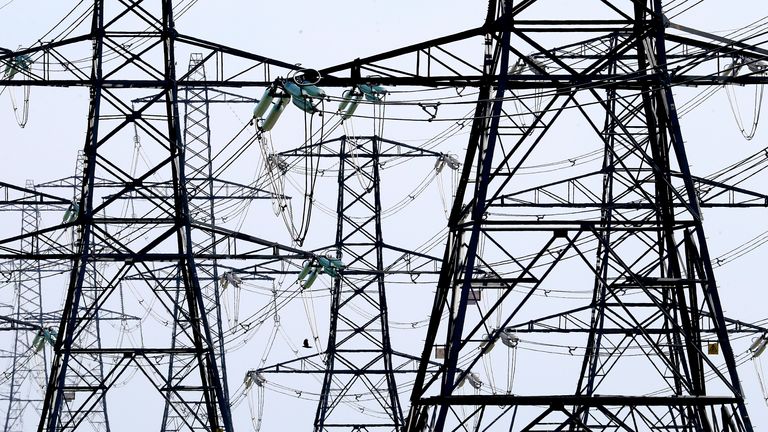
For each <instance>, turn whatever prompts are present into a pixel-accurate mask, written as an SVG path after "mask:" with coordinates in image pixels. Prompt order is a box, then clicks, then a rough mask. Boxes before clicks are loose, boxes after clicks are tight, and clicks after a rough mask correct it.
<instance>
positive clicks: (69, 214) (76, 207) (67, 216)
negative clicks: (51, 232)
mask: <svg viewBox="0 0 768 432" xmlns="http://www.w3.org/2000/svg"><path fill="white" fill-rule="evenodd" d="M78 213H80V204H78V203H76V202H73V203H72V204H70V205H69V207H67V211H65V212H64V217H63V218H62V219H61V223H69V222H73V221H74V220H76V219H77V214H78Z"/></svg>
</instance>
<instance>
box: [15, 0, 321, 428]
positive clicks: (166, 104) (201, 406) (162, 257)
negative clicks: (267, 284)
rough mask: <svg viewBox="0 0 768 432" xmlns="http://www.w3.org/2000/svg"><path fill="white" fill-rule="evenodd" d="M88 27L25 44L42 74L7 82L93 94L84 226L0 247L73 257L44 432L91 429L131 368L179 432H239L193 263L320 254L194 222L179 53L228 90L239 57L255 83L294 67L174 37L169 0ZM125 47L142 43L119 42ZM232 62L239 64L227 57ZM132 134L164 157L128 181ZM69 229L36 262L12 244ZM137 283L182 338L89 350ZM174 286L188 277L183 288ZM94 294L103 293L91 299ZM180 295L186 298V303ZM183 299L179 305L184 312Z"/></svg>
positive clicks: (101, 10)
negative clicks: (95, 330) (87, 64)
mask: <svg viewBox="0 0 768 432" xmlns="http://www.w3.org/2000/svg"><path fill="white" fill-rule="evenodd" d="M150 3H151V4H150ZM90 24H91V25H90V27H91V28H90V31H89V32H88V33H87V34H85V35H83V36H76V37H73V38H69V39H66V40H57V41H53V42H50V43H44V44H41V46H39V47H35V48H32V49H30V50H29V54H30V55H33V56H35V55H37V56H40V59H41V63H42V64H43V65H44V66H43V71H42V72H41V73H39V74H38V73H37V72H32V71H28V72H27V73H25V74H24V75H25V79H21V80H13V81H11V82H10V85H20V83H21V82H24V81H34V84H32V85H38V86H50V85H58V84H63V85H65V86H86V87H89V88H90V90H91V103H90V110H89V120H88V132H87V137H86V140H85V146H84V155H85V164H84V169H83V172H82V173H81V178H82V183H81V185H82V187H81V189H80V190H79V191H78V196H77V200H76V201H77V204H78V205H77V207H76V209H77V212H76V217H73V218H72V220H69V221H65V222H64V223H62V224H60V225H56V226H52V227H43V228H41V229H39V230H37V231H36V232H34V233H28V234H24V235H21V236H13V237H10V238H4V239H1V240H0V245H2V246H0V247H1V248H2V254H0V255H2V256H0V259H9V258H11V257H15V258H22V259H31V260H61V259H67V260H71V262H72V271H71V276H70V282H69V287H68V290H67V297H66V303H65V307H64V310H63V314H62V318H61V323H60V326H59V329H58V330H59V333H58V338H57V340H56V344H55V346H54V358H53V363H52V367H51V377H50V379H49V384H48V389H47V392H46V397H45V402H44V404H43V415H42V417H41V419H40V424H39V430H49V431H54V430H55V431H59V430H75V429H83V428H85V427H87V425H88V424H89V422H91V421H92V420H93V419H94V417H95V416H97V414H96V412H97V411H98V410H99V408H98V407H99V406H100V405H101V404H102V402H103V401H104V400H105V396H106V394H107V393H108V392H110V391H115V389H114V388H113V387H114V384H115V383H116V382H118V380H120V379H121V376H123V374H124V373H125V372H126V371H127V370H128V369H129V368H130V369H133V370H136V369H138V370H139V371H140V372H141V375H143V376H145V377H146V378H147V381H148V383H149V384H150V385H151V386H153V387H154V388H156V389H157V391H158V393H157V394H158V395H159V397H160V399H161V400H163V399H164V400H166V401H171V400H172V401H173V402H172V403H170V406H171V408H172V410H173V415H175V416H178V417H179V418H181V419H182V422H183V424H182V425H180V427H179V429H184V430H217V431H218V430H226V431H230V430H232V423H231V415H230V413H229V405H228V402H227V400H228V396H227V395H226V393H225V388H224V385H223V381H222V377H221V369H220V368H219V366H218V364H217V363H218V360H217V352H218V351H219V350H217V348H216V347H217V344H219V343H220V341H219V339H220V338H219V339H217V338H216V337H215V335H214V334H213V331H212V325H211V324H210V322H209V316H208V314H207V312H208V311H209V310H210V307H209V305H208V304H207V303H206V301H205V294H204V289H203V288H202V287H201V283H200V277H198V272H199V271H200V269H199V266H198V264H197V261H209V262H210V261H212V260H250V261H252V263H255V265H251V266H250V268H249V270H248V271H250V272H256V273H259V270H262V269H263V270H264V271H265V272H268V271H269V270H270V268H271V267H270V266H274V264H275V263H279V262H280V261H281V260H284V259H289V258H292V257H293V258H295V259H305V258H311V257H312V256H313V255H312V254H310V253H306V252H303V251H300V250H297V249H293V248H287V247H283V246H281V245H279V244H276V243H273V242H267V241H264V240H261V239H259V238H256V237H253V236H249V235H247V234H243V233H239V232H232V231H230V230H227V229H224V228H219V227H215V226H213V225H212V224H210V223H206V222H205V221H204V220H198V218H197V216H196V215H193V214H192V212H191V210H190V207H191V206H190V204H189V201H190V199H189V196H190V191H189V190H188V187H189V182H188V181H189V179H194V177H192V176H194V175H195V173H192V176H188V174H187V163H186V153H185V147H184V144H183V137H182V132H181V131H182V119H181V117H180V114H179V107H178V100H179V98H178V95H179V94H180V92H179V88H180V87H181V86H187V83H189V86H190V87H196V88H199V87H200V86H201V85H200V84H198V83H197V82H194V81H195V78H193V77H192V75H193V74H194V73H196V72H197V68H196V67H195V68H193V69H192V70H190V71H188V72H187V73H186V74H183V75H181V76H178V77H177V75H176V67H175V63H176V60H175V59H176V54H175V53H176V46H177V44H179V43H181V44H184V45H185V46H187V47H194V48H195V49H197V50H203V51H204V58H203V61H208V60H211V59H212V58H213V59H215V60H216V63H217V65H218V66H219V67H220V69H219V70H217V72H216V75H217V77H218V79H220V80H221V81H229V80H230V79H231V78H232V76H241V75H243V71H242V70H233V72H232V76H230V75H225V74H224V71H223V66H224V64H227V65H230V64H236V63H237V62H238V61H240V62H241V63H240V65H242V64H243V63H246V65H245V67H246V69H247V70H250V69H252V68H255V67H256V66H259V69H258V70H259V71H262V70H263V76H262V77H261V78H259V81H263V80H264V79H265V77H269V73H270V69H269V66H274V67H277V68H281V69H282V70H292V69H295V68H296V67H295V66H293V65H290V64H286V63H281V62H276V61H271V60H269V59H265V58H263V57H260V56H256V55H251V54H248V53H244V52H242V51H238V50H233V49H229V48H226V47H223V46H220V45H216V44H211V43H208V42H206V41H201V40H199V39H195V38H186V37H184V36H181V35H179V34H178V33H177V32H176V30H175V26H174V17H173V8H172V3H171V1H156V2H141V1H139V2H129V3H119V4H118V3H111V2H104V1H98V0H97V1H94V3H93V11H92V20H91V23H90ZM136 28H140V29H141V30H139V31H136ZM126 40H131V41H133V42H134V43H131V44H127V43H126V44H124V43H123V41H126ZM181 40H185V42H180V41H181ZM84 44H86V46H87V44H90V45H91V48H92V61H91V68H90V70H83V69H82V68H81V67H79V66H78V65H77V64H75V63H73V62H71V61H70V60H68V59H67V58H66V55H65V54H62V52H66V51H67V50H69V49H75V48H77V47H78V46H79V47H80V49H82V48H83V47H82V46H83V45H84ZM106 51H110V52H111V53H113V54H117V55H118V57H119V58H120V60H119V61H117V62H111V63H106V62H105V61H104V57H105V52H106ZM2 56H3V58H2V59H0V60H3V61H5V60H8V59H10V57H12V56H14V54H13V53H11V54H9V53H8V52H7V51H4V53H3V54H2ZM226 58H229V59H235V60H228V61H226V62H225V59H226ZM202 63H203V62H202V61H201V62H200V65H202ZM57 66H58V67H57ZM262 66H263V67H262ZM235 67H239V66H235ZM283 73H285V72H283ZM252 74H253V73H252ZM59 76H63V77H66V78H64V79H63V81H59V80H58V79H56V78H57V77H59ZM245 76H248V74H246V75H245ZM126 77H130V78H126ZM57 82H58V84H57ZM193 82H194V83H193ZM180 83H181V84H180ZM2 84H3V85H4V84H6V82H5V81H4V82H3V83H2ZM203 87H204V85H203ZM147 89H155V90H157V91H158V93H156V94H155V96H154V97H153V98H152V100H150V101H148V102H146V103H143V104H141V105H139V106H137V107H135V108H134V107H132V106H131V103H130V102H131V101H132V100H134V99H135V98H136V96H137V94H136V91H143V92H144V93H145V94H146V91H147ZM132 126H136V127H137V128H138V129H139V130H140V131H141V132H142V133H143V134H145V135H146V136H148V137H149V141H150V143H149V144H147V142H145V143H144V149H145V150H146V151H148V152H151V154H152V155H154V156H155V157H156V158H157V159H154V160H153V162H154V163H155V165H153V166H150V167H148V168H146V169H139V170H138V171H139V172H138V173H137V174H133V173H132V168H131V167H129V164H128V163H127V160H126V159H127V158H125V157H124V156H122V155H121V154H120V148H119V147H120V146H118V145H116V142H117V141H119V140H120V139H122V138H123V136H124V135H125V133H126V132H127V131H128V130H130V129H132ZM158 179H159V180H158ZM150 180H151V181H150ZM193 181H194V180H193ZM145 182H147V185H146V186H145ZM158 184H159V185H160V189H161V190H163V189H166V186H165V185H170V186H171V187H170V193H168V194H166V193H158V190H157V187H156V185H158ZM100 185H106V186H104V187H99V186H100ZM192 195H194V192H193V193H192ZM137 196H138V197H141V198H142V199H143V200H144V202H145V203H146V205H145V206H144V207H143V209H142V211H144V213H143V214H141V213H140V214H137V215H130V216H124V215H121V213H122V212H121V211H120V210H119V207H120V206H121V204H120V203H121V202H124V200H125V199H126V198H128V197H132V198H135V197H137ZM71 228H75V233H76V239H75V240H76V241H75V245H76V247H75V250H74V251H72V252H70V251H68V249H67V248H66V247H64V246H66V245H64V244H62V245H60V246H61V247H59V248H50V249H46V250H45V251H40V252H37V253H33V252H26V251H23V250H20V249H19V248H16V247H15V246H14V245H15V243H14V242H18V241H19V239H22V238H33V237H34V238H37V239H39V240H40V241H42V242H47V243H50V244H51V245H55V244H56V241H57V240H56V239H57V238H59V235H58V234H60V233H61V232H63V231H67V230H69V229H71ZM211 235H216V239H217V240H216V241H217V249H216V250H215V251H214V250H211V249H210V248H206V249H205V250H195V247H194V242H195V241H196V240H195V239H196V238H198V237H196V236H201V237H200V238H202V237H206V236H207V237H208V238H210V236H211ZM156 264H162V266H157V265H156ZM92 269H98V271H99V281H98V283H94V284H93V285H92V284H90V283H89V282H88V281H89V274H90V272H91V270H92ZM168 275H171V276H170V277H169V276H168ZM128 280H132V281H137V280H138V281H141V282H142V283H143V284H144V286H145V288H146V289H147V290H148V292H149V293H150V295H151V296H154V297H155V298H156V300H157V301H158V303H159V305H160V306H159V309H157V310H156V311H155V312H156V313H165V314H166V315H167V316H168V321H169V322H175V323H176V324H177V326H178V327H177V328H180V329H183V331H180V332H178V333H177V334H176V335H168V337H167V339H165V340H163V338H155V339H154V340H152V341H149V342H148V343H147V341H145V343H147V344H146V345H145V346H130V347H125V346H120V345H118V344H117V343H116V341H115V340H109V339H108V338H105V337H104V335H103V334H102V338H100V344H101V345H100V346H91V345H89V344H88V343H86V342H87V341H86V339H87V338H88V333H89V332H88V328H89V327H90V326H91V323H92V322H94V321H95V320H97V317H99V314H100V312H101V311H103V310H104V308H105V307H106V306H107V305H108V304H109V303H110V300H111V301H113V302H114V301H117V300H118V299H117V298H116V295H115V294H116V293H118V292H122V291H121V282H123V281H128ZM177 281H178V282H180V283H179V287H178V289H177V288H176V283H177ZM89 288H95V289H94V290H93V296H92V297H90V298H89V297H88V293H87V292H88V291H91V290H90V289H89ZM179 291H181V292H182V294H181V295H180V296H177V295H176V293H177V292H179ZM177 298H182V299H184V300H183V301H182V302H180V303H178V304H177V302H176V299H177ZM93 357H103V358H108V359H109V362H105V370H104V371H103V374H96V373H88V374H86V373H81V372H79V371H84V370H89V369H88V368H87V367H86V366H87V365H88V364H89V361H90V359H92V358H93ZM171 357H172V358H173V359H174V361H175V362H178V364H179V365H183V367H181V368H177V369H176V370H178V371H182V372H181V373H174V374H173V376H170V377H169V376H168V367H169V366H168V365H169V359H170V358H171ZM106 365H108V366H106ZM163 365H165V366H163ZM163 369H165V370H163ZM72 394H74V397H72ZM65 406H66V408H65Z"/></svg>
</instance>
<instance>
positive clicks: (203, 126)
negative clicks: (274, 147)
mask: <svg viewBox="0 0 768 432" xmlns="http://www.w3.org/2000/svg"><path fill="white" fill-rule="evenodd" d="M188 71H189V80H190V81H193V82H194V81H200V82H205V80H206V76H205V64H204V61H203V54H202V53H192V54H191V55H190V59H189V70H188ZM184 93H185V95H184V97H185V103H184V108H185V112H184V152H185V155H186V159H185V163H186V171H187V181H186V186H185V187H186V189H187V191H188V199H189V212H190V217H191V218H193V219H194V220H197V221H200V222H202V223H206V224H210V225H211V226H215V225H216V218H215V216H214V212H215V208H214V184H213V167H212V166H211V145H210V142H211V131H210V122H209V116H208V108H209V103H208V89H207V87H206V86H205V85H202V86H201V87H187V88H186V89H185V92H184ZM196 198H198V199H196ZM200 198H202V199H200ZM192 249H193V251H195V252H208V253H211V254H213V255H214V256H215V255H216V235H215V234H214V233H213V232H203V233H197V234H196V235H195V236H194V237H193V238H192ZM201 264H202V263H201ZM198 268H199V271H200V272H201V276H202V277H203V278H204V279H202V278H201V280H205V281H206V282H203V283H202V286H201V289H202V297H203V304H204V313H205V314H206V316H208V318H209V325H210V331H211V337H212V339H213V341H214V343H215V346H214V348H213V349H214V353H215V356H216V366H217V367H218V374H219V377H220V378H221V382H222V388H223V395H224V397H225V398H228V397H229V396H228V395H229V390H228V388H227V370H226V366H225V365H226V363H225V358H224V338H223V334H222V321H221V305H220V303H219V298H220V291H219V273H218V267H217V261H216V260H213V261H212V263H211V265H199V267H198ZM181 286H182V281H181V280H179V281H178V282H177V292H176V301H175V304H177V305H180V304H183V303H184V301H185V300H186V299H185V298H184V296H185V293H184V290H182V289H178V288H180V287H181ZM181 311H182V309H181V308H179V307H178V306H177V307H176V309H175V311H174V315H175V316H176V319H174V321H173V340H172V348H174V349H175V348H180V346H177V341H178V342H181V341H183V340H184V337H183V335H184V333H186V332H188V331H189V328H185V326H184V325H185V323H184V322H183V320H180V319H179V318H180V317H179V313H180V312H181ZM184 348H189V347H184ZM189 367H190V365H189V364H188V363H185V362H184V361H183V358H179V359H176V358H175V356H174V355H171V358H170V362H169V366H168V380H169V381H171V380H173V377H174V376H183V375H185V374H187V373H189V371H188V370H187V369H188V368H189ZM223 402H224V403H226V404H229V402H228V400H225V401H223ZM173 404H177V405H183V404H184V401H183V400H182V399H181V398H178V397H175V396H171V397H170V398H168V399H167V400H166V405H165V410H164V412H163V426H162V429H161V430H162V431H177V430H182V428H183V426H184V419H183V418H181V416H183V412H184V411H183V410H180V409H173V408H174V407H173Z"/></svg>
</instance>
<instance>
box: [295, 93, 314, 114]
mask: <svg viewBox="0 0 768 432" xmlns="http://www.w3.org/2000/svg"><path fill="white" fill-rule="evenodd" d="M291 100H293V104H294V105H296V106H297V107H299V109H300V110H302V111H304V112H306V113H309V114H314V113H315V112H317V108H315V106H314V105H312V102H311V101H310V99H308V98H306V97H304V96H299V97H296V96H292V97H291Z"/></svg>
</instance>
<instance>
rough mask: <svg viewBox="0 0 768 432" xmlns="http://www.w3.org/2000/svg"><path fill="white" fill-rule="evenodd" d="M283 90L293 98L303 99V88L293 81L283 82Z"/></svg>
mask: <svg viewBox="0 0 768 432" xmlns="http://www.w3.org/2000/svg"><path fill="white" fill-rule="evenodd" d="M283 88H284V89H285V91H287V92H288V94H290V95H291V96H293V97H298V98H300V97H302V96H304V93H302V92H301V87H299V85H298V84H296V83H295V82H293V81H291V80H285V81H284V82H283Z"/></svg>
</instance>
